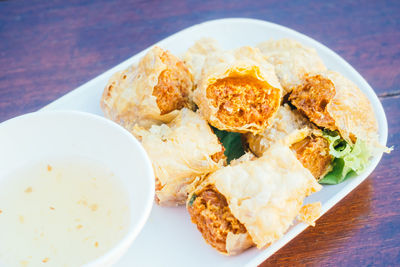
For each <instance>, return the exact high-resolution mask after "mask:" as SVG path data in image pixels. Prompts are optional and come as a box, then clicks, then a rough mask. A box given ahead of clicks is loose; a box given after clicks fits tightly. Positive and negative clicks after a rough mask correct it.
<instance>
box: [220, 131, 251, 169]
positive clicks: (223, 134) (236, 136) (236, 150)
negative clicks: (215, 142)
mask: <svg viewBox="0 0 400 267" xmlns="http://www.w3.org/2000/svg"><path fill="white" fill-rule="evenodd" d="M212 129H213V131H214V133H215V134H216V135H217V137H218V139H219V141H220V142H221V143H222V145H223V146H224V148H225V153H224V154H225V156H226V158H227V162H228V164H229V162H231V160H233V159H237V158H240V157H241V156H242V155H244V154H245V152H244V148H243V144H242V135H241V134H240V133H234V132H228V131H221V130H218V129H217V128H215V127H212Z"/></svg>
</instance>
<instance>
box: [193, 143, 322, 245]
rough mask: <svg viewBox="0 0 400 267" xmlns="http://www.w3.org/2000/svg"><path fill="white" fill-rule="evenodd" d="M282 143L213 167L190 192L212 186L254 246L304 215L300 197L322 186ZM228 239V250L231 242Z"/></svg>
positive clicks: (276, 236)
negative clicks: (251, 156) (253, 157)
mask: <svg viewBox="0 0 400 267" xmlns="http://www.w3.org/2000/svg"><path fill="white" fill-rule="evenodd" d="M291 138H292V139H296V137H291ZM298 138H300V137H298ZM285 142H289V139H285V141H282V142H277V143H276V144H274V145H273V146H271V147H270V148H269V149H268V150H267V151H266V152H265V153H264V155H263V156H262V157H261V158H258V159H256V160H252V161H245V162H242V163H239V164H237V165H235V166H227V167H224V168H221V169H219V170H217V171H216V172H214V173H212V174H211V175H209V176H208V177H207V178H206V179H205V180H204V181H203V182H202V183H201V184H200V185H199V186H198V187H197V188H196V190H195V191H194V192H199V191H201V190H202V188H204V187H206V186H213V187H214V188H215V190H217V191H218V192H219V193H220V194H222V195H223V196H224V197H225V198H226V200H227V202H228V205H229V208H230V211H231V212H232V214H233V215H234V216H235V217H236V218H237V219H238V220H239V221H240V222H241V223H242V224H243V225H244V226H245V227H246V229H247V232H248V234H249V235H250V238H251V239H252V241H253V242H254V244H255V245H256V246H257V247H258V248H263V247H265V246H268V245H269V244H271V243H273V242H275V241H276V240H278V239H279V238H281V237H282V236H283V234H284V233H285V232H286V231H287V229H288V228H289V226H290V225H291V224H292V223H293V221H294V219H295V218H296V216H298V215H299V214H303V215H304V216H307V215H306V213H307V210H306V209H303V210H302V203H303V200H304V198H305V197H306V196H308V195H310V194H311V193H313V192H316V191H319V190H320V189H321V188H322V186H321V185H320V184H318V183H317V181H316V180H315V179H314V177H313V176H312V174H311V173H310V172H309V171H308V170H307V169H305V168H304V167H303V166H302V164H301V163H300V162H299V161H298V160H297V159H296V156H295V155H294V153H293V152H292V151H291V150H290V148H289V147H288V145H286V144H285ZM303 215H302V216H303ZM228 241H229V240H227V247H228V246H229V247H230V249H231V250H232V249H233V247H235V243H234V242H232V243H229V244H228ZM229 242H230V241H229ZM240 249H241V247H240V244H239V245H238V250H240Z"/></svg>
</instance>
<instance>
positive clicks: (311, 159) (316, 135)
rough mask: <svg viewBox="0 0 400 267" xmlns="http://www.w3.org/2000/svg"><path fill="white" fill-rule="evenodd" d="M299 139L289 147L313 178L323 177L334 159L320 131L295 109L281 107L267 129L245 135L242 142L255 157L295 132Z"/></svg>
mask: <svg viewBox="0 0 400 267" xmlns="http://www.w3.org/2000/svg"><path fill="white" fill-rule="evenodd" d="M296 131H300V132H301V133H302V134H301V135H297V136H300V137H297V138H298V139H299V140H292V141H291V142H290V145H291V146H290V148H291V149H292V150H293V151H294V152H295V155H296V157H297V159H298V160H299V161H300V162H301V163H302V164H303V166H304V167H306V168H307V169H308V170H309V171H310V172H311V173H312V174H313V176H314V177H315V178H316V179H320V178H322V177H323V176H324V175H325V174H327V173H328V172H329V171H330V170H331V169H332V166H331V163H332V160H333V157H332V156H331V155H330V154H329V142H328V140H326V139H325V138H324V137H322V132H321V131H320V130H318V129H316V128H315V127H314V126H313V125H312V124H311V123H310V122H309V121H308V120H307V118H305V117H304V116H303V115H301V114H300V113H299V112H298V111H297V110H292V109H291V108H290V107H289V105H288V104H284V105H283V106H281V107H280V108H279V110H278V113H277V116H276V117H275V119H274V122H273V124H272V125H271V127H270V128H268V129H266V130H265V131H264V132H262V133H261V134H258V135H253V134H246V135H245V139H246V142H247V143H248V146H249V149H250V150H251V151H252V152H253V153H254V154H255V155H257V156H258V157H261V156H262V155H263V154H264V152H265V151H266V150H267V149H268V148H269V147H270V146H271V145H273V144H274V143H276V142H277V141H280V140H282V139H285V138H288V137H289V136H290V135H292V134H293V133H294V132H296Z"/></svg>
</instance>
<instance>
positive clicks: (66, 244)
mask: <svg viewBox="0 0 400 267" xmlns="http://www.w3.org/2000/svg"><path fill="white" fill-rule="evenodd" d="M117 178H118V177H115V176H114V174H113V173H112V172H111V171H110V170H108V169H107V168H105V167H104V166H102V165H100V164H99V163H95V162H93V161H90V160H87V159H82V158H78V159H62V160H57V161H52V162H41V163H38V164H35V165H32V166H27V167H26V168H23V169H21V170H18V171H16V172H14V173H12V174H10V177H6V179H1V180H0V266H24V267H25V266H29V267H30V266H59V267H62V266H81V265H82V264H85V263H87V262H89V261H91V260H93V259H95V258H97V257H99V256H101V255H102V254H104V253H105V252H106V251H107V250H109V249H110V248H111V247H113V246H114V245H115V244H116V243H117V242H118V241H119V240H120V239H121V238H122V237H123V236H124V234H125V233H126V232H127V230H128V225H129V222H130V214H129V202H128V195H127V193H126V192H125V191H124V189H123V187H122V185H121V184H120V183H119V180H118V179H117Z"/></svg>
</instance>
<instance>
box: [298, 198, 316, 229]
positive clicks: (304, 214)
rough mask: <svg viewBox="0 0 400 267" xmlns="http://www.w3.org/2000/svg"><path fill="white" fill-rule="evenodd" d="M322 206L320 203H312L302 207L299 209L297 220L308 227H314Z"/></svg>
mask: <svg viewBox="0 0 400 267" xmlns="http://www.w3.org/2000/svg"><path fill="white" fill-rule="evenodd" d="M321 213H322V204H321V202H314V203H310V204H307V205H304V206H303V207H301V209H300V213H299V216H298V217H299V219H300V221H302V222H305V223H307V224H308V225H311V226H315V221H316V220H317V219H318V218H319V216H321Z"/></svg>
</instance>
